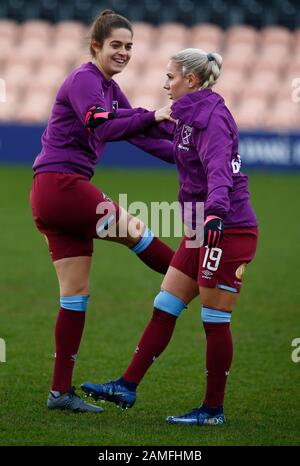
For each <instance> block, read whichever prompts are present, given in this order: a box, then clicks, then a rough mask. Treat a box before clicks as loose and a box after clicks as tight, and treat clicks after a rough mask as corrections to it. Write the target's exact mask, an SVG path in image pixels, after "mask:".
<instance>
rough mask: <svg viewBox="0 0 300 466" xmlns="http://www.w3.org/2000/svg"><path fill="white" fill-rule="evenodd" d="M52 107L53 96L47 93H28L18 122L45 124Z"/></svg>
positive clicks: (18, 116)
mask: <svg viewBox="0 0 300 466" xmlns="http://www.w3.org/2000/svg"><path fill="white" fill-rule="evenodd" d="M51 105H52V100H51V96H47V95H45V93H37V92H34V93H28V94H27V96H26V98H25V100H24V102H23V104H22V106H21V108H19V111H18V114H17V121H19V122H23V123H42V122H45V121H46V120H47V119H48V117H49V113H50V109H51Z"/></svg>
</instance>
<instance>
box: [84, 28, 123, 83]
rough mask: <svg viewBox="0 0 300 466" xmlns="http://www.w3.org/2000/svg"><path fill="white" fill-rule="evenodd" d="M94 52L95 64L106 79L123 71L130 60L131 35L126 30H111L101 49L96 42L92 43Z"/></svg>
mask: <svg viewBox="0 0 300 466" xmlns="http://www.w3.org/2000/svg"><path fill="white" fill-rule="evenodd" d="M92 46H93V49H94V51H95V57H94V59H95V63H96V65H97V66H98V68H99V69H100V70H101V71H102V73H103V74H104V76H105V77H106V78H107V79H111V78H112V77H113V76H114V75H115V74H117V73H120V72H121V71H123V69H124V68H125V66H126V65H127V63H128V62H129V60H130V57H131V49H132V34H131V32H130V31H129V30H128V29H125V28H118V29H112V31H111V34H110V36H109V37H107V39H105V40H104V42H103V45H102V47H100V46H99V45H98V44H97V42H96V41H93V43H92Z"/></svg>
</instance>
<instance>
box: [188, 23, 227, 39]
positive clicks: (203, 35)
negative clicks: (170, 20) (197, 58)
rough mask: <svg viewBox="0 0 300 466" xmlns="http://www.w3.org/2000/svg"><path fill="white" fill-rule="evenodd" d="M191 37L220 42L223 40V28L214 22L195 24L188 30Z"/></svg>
mask: <svg viewBox="0 0 300 466" xmlns="http://www.w3.org/2000/svg"><path fill="white" fill-rule="evenodd" d="M190 34H191V38H193V39H195V40H199V41H201V40H207V41H212V42H216V43H221V41H222V40H223V34H224V33H223V30H222V29H221V28H220V27H219V26H217V25H215V24H208V23H203V24H197V25H195V26H193V27H192V28H191V30H190Z"/></svg>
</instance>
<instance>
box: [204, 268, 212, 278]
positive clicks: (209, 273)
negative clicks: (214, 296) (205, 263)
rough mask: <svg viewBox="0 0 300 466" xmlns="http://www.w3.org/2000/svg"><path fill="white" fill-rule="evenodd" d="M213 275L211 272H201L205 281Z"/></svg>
mask: <svg viewBox="0 0 300 466" xmlns="http://www.w3.org/2000/svg"><path fill="white" fill-rule="evenodd" d="M212 275H213V273H212V272H210V271H209V270H203V271H202V278H207V279H210V277H211V276H212Z"/></svg>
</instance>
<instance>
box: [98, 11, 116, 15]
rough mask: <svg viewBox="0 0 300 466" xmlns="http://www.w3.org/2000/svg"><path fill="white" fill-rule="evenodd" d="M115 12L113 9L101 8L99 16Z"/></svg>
mask: <svg viewBox="0 0 300 466" xmlns="http://www.w3.org/2000/svg"><path fill="white" fill-rule="evenodd" d="M114 14H115V12H114V11H113V10H103V11H102V12H101V13H100V15H99V16H107V15H114Z"/></svg>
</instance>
